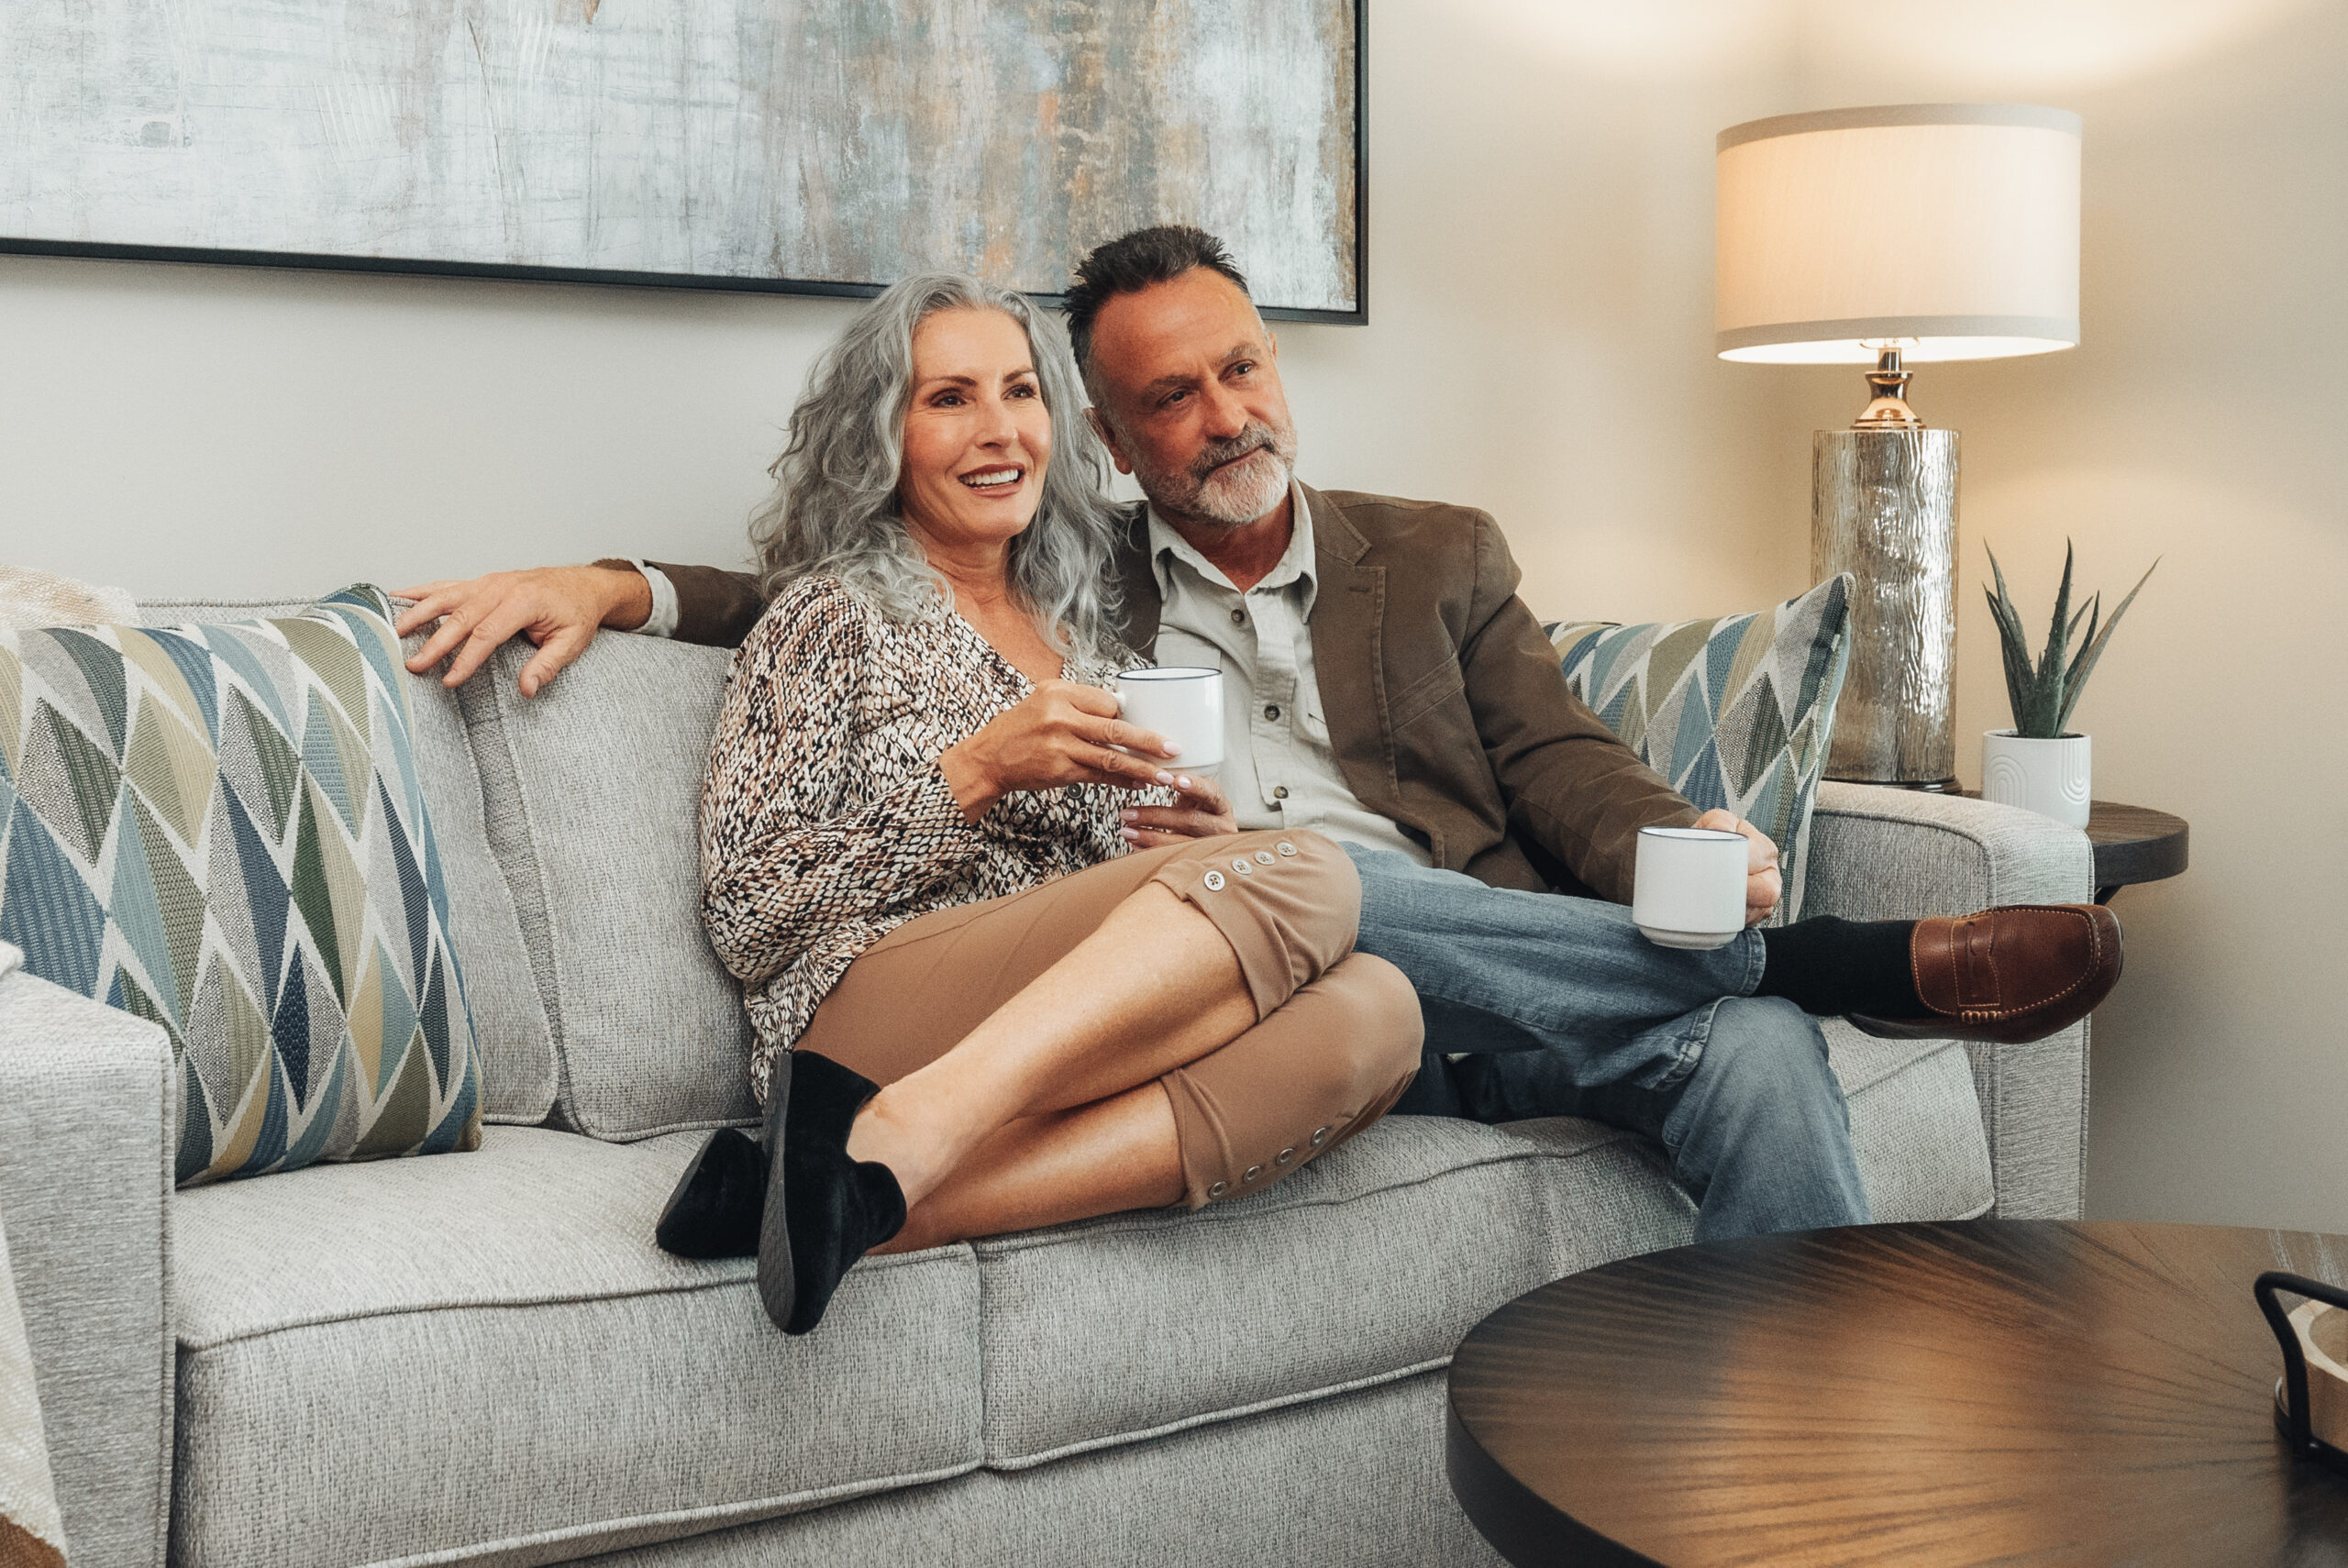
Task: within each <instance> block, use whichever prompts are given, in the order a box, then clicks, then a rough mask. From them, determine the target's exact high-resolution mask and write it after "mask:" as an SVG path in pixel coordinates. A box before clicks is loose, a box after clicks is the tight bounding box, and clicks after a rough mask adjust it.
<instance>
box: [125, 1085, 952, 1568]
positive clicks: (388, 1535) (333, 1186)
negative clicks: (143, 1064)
mask: <svg viewBox="0 0 2348 1568" xmlns="http://www.w3.org/2000/svg"><path fill="white" fill-rule="evenodd" d="M699 1143H700V1137H699V1136H698V1135H694V1134H684V1135H679V1136H674V1137H668V1138H659V1139H654V1140H650V1141H648V1142H644V1143H631V1144H613V1143H600V1142H597V1141H595V1140H593V1139H589V1138H584V1137H580V1136H578V1135H576V1134H571V1133H565V1132H555V1131H553V1130H550V1129H539V1128H505V1127H493V1128H491V1129H489V1130H488V1131H487V1135H486V1138H485V1141H484V1143H483V1144H482V1148H481V1150H480V1151H479V1152H478V1153H476V1154H471V1155H468V1156H466V1157H464V1158H462V1159H447V1160H410V1161H397V1162H387V1163H380V1164H373V1165H320V1166H314V1167H311V1168H310V1169H307V1170H303V1171H296V1172H294V1173H292V1174H290V1175H287V1176H280V1177H276V1178H273V1179H271V1180H270V1181H265V1182H243V1183H237V1182H231V1183H226V1184H222V1185H220V1186H218V1187H205V1188H200V1189H192V1190H189V1191H186V1192H183V1193H181V1194H179V1195H178V1197H177V1199H176V1202H175V1204H174V1207H173V1212H172V1226H173V1236H172V1299H173V1303H174V1307H175V1310H176V1315H177V1331H178V1337H179V1389H178V1434H177V1436H178V1458H177V1463H176V1466H175V1469H174V1474H173V1477H172V1485H173V1494H174V1500H173V1507H172V1545H171V1555H172V1562H173V1563H174V1564H176V1565H178V1568H281V1565H282V1568H345V1565H349V1564H357V1563H382V1562H394V1561H400V1562H406V1561H415V1560H422V1559H426V1558H428V1559H429V1560H430V1561H432V1562H495V1563H506V1564H519V1563H537V1562H560V1561H565V1560H568V1559H570V1558H572V1557H581V1556H586V1555H589V1554H590V1553H593V1552H596V1551H608V1550H612V1549H614V1548H616V1547H619V1546H624V1545H628V1544H634V1543H639V1542H645V1541H650V1540H663V1539H667V1538H670V1537H674V1536H681V1535H692V1534H695V1533H698V1532H699V1531H701V1530H704V1529H714V1528H718V1527H720V1526H723V1525H729V1524H736V1523H740V1522H743V1521H746V1520H749V1519H756V1518H768V1517H770V1516H773V1515H777V1514H781V1513H787V1512H790V1511H792V1510H793V1509H795V1508H799V1507H811V1506H814V1505H816V1504H819V1503H822V1502H827V1501H831V1500H835V1499H838V1498H842V1497H850V1496H860V1495H862V1494H864V1493H867V1492H873V1491H882V1490H887V1489H889V1488H892V1487H895V1486H900V1485H908V1484H911V1483H914V1482H919V1481H924V1480H930V1479H935V1478H937V1477H941V1476H945V1475H950V1474H958V1473H961V1472H963V1471H967V1470H969V1469H972V1468H974V1467H975V1466H976V1465H977V1464H978V1463H980V1456H981V1451H980V1384H979V1356H978V1314H979V1275H978V1269H977V1265H976V1262H975V1260H974V1258H973V1257H972V1256H971V1254H970V1253H969V1249H967V1248H961V1247H952V1248H941V1249H938V1250H936V1251H934V1252H929V1253H917V1254H914V1255H912V1256H908V1257H900V1258H884V1259H874V1260H871V1261H870V1262H869V1263H868V1264H866V1265H865V1266H863V1267H860V1268H858V1270H857V1271H856V1272H855V1273H854V1274H853V1275H850V1277H849V1278H848V1279H847V1282H846V1284H845V1285H844V1286H843V1287H842V1289H841V1291H840V1293H839V1295H838V1296H837V1297H836V1298H835V1300H834V1302H833V1304H832V1309H831V1311H830V1314H829V1315H828V1316H827V1317H826V1318H825V1321H824V1325H823V1328H822V1330H821V1331H820V1332H818V1333H815V1334H813V1335H810V1336H808V1337H806V1338H803V1339H786V1338H784V1337H783V1336H782V1335H781V1333H779V1332H777V1331H775V1330H774V1329H773V1328H772V1327H771V1326H770V1324H769V1323H768V1321H767V1320H766V1317H765V1314H764V1313H763V1312H762V1311H761V1310H760V1309H759V1301H758V1296H757V1292H756V1289H755V1286H754V1285H753V1283H752V1277H751V1276H752V1265H751V1264H750V1263H749V1262H748V1260H732V1261H728V1262H724V1263H689V1262H685V1261H683V1260H681V1259H676V1258H671V1257H670V1256H668V1255H667V1254H666V1253H661V1252H660V1251H659V1250H658V1249H657V1248H655V1247H654V1246H653V1244H652V1240H651V1236H652V1220H653V1217H654V1215H655V1214H656V1213H657V1212H658V1211H659V1206H660V1204H661V1202H662V1201H663V1200H664V1199H665V1198H667V1196H668V1193H669V1190H670V1187H671V1186H672V1185H673V1184H674V1182H675V1180H676V1177H677V1176H678V1173H679V1172H680V1171H681V1169H682V1168H683V1165H684V1163H685V1161H686V1160H687V1159H688V1158H689V1157H690V1156H691V1154H692V1151H693V1150H694V1149H695V1148H696V1147H698V1145H699Z"/></svg>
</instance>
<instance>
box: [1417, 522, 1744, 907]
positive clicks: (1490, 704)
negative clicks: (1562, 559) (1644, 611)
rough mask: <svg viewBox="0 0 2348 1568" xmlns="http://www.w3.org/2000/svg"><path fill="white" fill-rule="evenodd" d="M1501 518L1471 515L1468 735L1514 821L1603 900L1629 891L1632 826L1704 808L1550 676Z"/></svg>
mask: <svg viewBox="0 0 2348 1568" xmlns="http://www.w3.org/2000/svg"><path fill="white" fill-rule="evenodd" d="M1522 579H1523V573H1522V572H1521V571H1519V570H1518V569H1517V565H1516V560H1515V558H1514V557H1512V555H1510V553H1509V548H1508V541H1507V540H1506V539H1504V538H1503V537H1501V531H1500V526H1499V525H1497V524H1495V523H1494V522H1493V521H1492V520H1491V518H1490V517H1489V516H1487V515H1486V514H1484V513H1477V514H1476V584H1475V590H1474V592H1473V593H1472V594H1471V595H1470V598H1469V602H1468V619H1467V637H1466V639H1465V641H1464V643H1463V645H1462V647H1461V651H1460V666H1461V670H1462V673H1463V675H1464V677H1465V679H1466V684H1467V701H1468V704H1469V707H1470V708H1471V709H1472V711H1473V712H1474V714H1475V720H1476V733H1477V734H1478V736H1479V738H1480V739H1481V741H1482V743H1483V746H1484V754H1485V756H1486V758H1487V760H1488V761H1490V764H1491V768H1492V775H1493V777H1494V778H1498V779H1499V780H1500V786H1501V799H1502V800H1504V801H1507V803H1508V814H1509V826H1510V829H1511V830H1512V832H1514V833H1516V834H1519V835H1521V836H1522V837H1524V838H1527V839H1529V840H1531V841H1532V842H1533V843H1534V844H1535V845H1539V846H1540V847H1541V848H1542V849H1543V850H1545V852H1547V853H1548V854H1549V855H1550V856H1554V857H1555V858H1556V860H1557V861H1558V862H1559V863H1560V864H1561V865H1563V866H1564V867H1565V868H1566V869H1567V871H1570V872H1571V873H1572V874H1573V875H1574V876H1575V877H1576V878H1578V879H1579V880H1580V881H1581V883H1582V884H1583V885H1584V886H1585V887H1588V888H1589V889H1591V890H1592V891H1593V892H1595V893H1597V894H1598V895H1599V896H1600V898H1605V899H1611V900H1614V901H1615V902H1616V903H1628V902H1630V900H1631V874H1632V871H1633V869H1634V866H1635V863H1636V857H1637V854H1638V834H1639V829H1641V828H1643V827H1651V826H1666V827H1685V826H1687V825H1688V824H1689V823H1693V822H1694V821H1695V820H1696V818H1697V817H1698V816H1699V815H1700V814H1701V813H1700V812H1698V811H1697V810H1696V808H1695V807H1693V806H1691V805H1689V803H1688V802H1687V801H1685V800H1683V799H1681V797H1680V796H1679V794H1678V791H1677V790H1673V789H1672V788H1671V786H1670V785H1669V784H1667V783H1666V782H1665V781H1664V779H1663V777H1662V775H1660V774H1658V773H1656V771H1655V770H1654V769H1653V768H1651V767H1648V766H1647V765H1646V764H1645V763H1644V762H1641V761H1640V760H1639V758H1638V756H1637V754H1636V753H1634V752H1633V751H1632V750H1631V748H1630V747H1628V746H1626V745H1623V743H1622V742H1621V741H1620V740H1617V739H1616V738H1615V736H1614V732H1613V731H1611V730H1610V729H1608V728H1607V727H1606V724H1605V722H1604V721H1603V720H1601V719H1600V718H1599V716H1598V715H1597V714H1596V713H1594V712H1590V709H1589V704H1588V703H1586V702H1584V701H1582V700H1581V699H1580V698H1579V697H1577V696H1576V695H1574V692H1573V689H1572V688H1570V687H1568V686H1567V684H1566V683H1565V681H1564V680H1562V679H1559V677H1558V674H1557V656H1556V652H1555V650H1553V649H1552V648H1551V647H1550V646H1549V639H1548V638H1547V637H1546V636H1545V635H1543V634H1542V631H1541V623H1540V622H1539V621H1538V620H1536V619H1534V614H1533V612H1532V611H1531V610H1529V609H1527V608H1526V607H1525V604H1524V602H1523V600H1522V599H1520V598H1518V597H1517V594H1516V589H1517V584H1518V582H1519V581H1521V580H1522Z"/></svg>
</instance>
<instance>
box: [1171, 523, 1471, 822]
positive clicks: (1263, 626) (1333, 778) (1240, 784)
mask: <svg viewBox="0 0 2348 1568" xmlns="http://www.w3.org/2000/svg"><path fill="white" fill-rule="evenodd" d="M1289 497H1290V508H1291V509H1292V510H1293V512H1294V513H1295V515H1296V527H1295V532H1294V534H1293V535H1292V536H1291V537H1290V539H1289V544H1288V549H1287V551H1286V553H1284V554H1283V555H1282V556H1281V557H1280V558H1279V563H1278V564H1277V565H1275V566H1274V567H1273V568H1272V569H1271V570H1270V571H1269V572H1268V573H1267V574H1265V577H1264V579H1263V580H1262V581H1260V582H1258V583H1257V584H1256V585H1255V586H1254V587H1253V588H1250V589H1248V590H1247V591H1246V592H1245V593H1242V592H1241V591H1239V590H1238V589H1237V588H1235V587H1234V586H1232V581H1231V580H1230V579H1229V578H1227V577H1225V576H1224V574H1223V571H1222V569H1220V568H1218V567H1217V566H1215V565H1214V563H1213V562H1212V561H1210V560H1208V559H1207V558H1205V557H1204V556H1202V555H1201V554H1199V552H1198V551H1196V550H1194V549H1192V548H1191V546H1190V544H1189V543H1188V542H1187V541H1185V540H1184V539H1183V537H1182V536H1180V534H1177V533H1176V532H1174V530H1173V529H1172V528H1170V527H1168V525H1167V524H1166V522H1165V520H1164V519H1163V518H1161V517H1159V516H1158V515H1157V508H1156V507H1151V508H1150V510H1149V565H1150V570H1151V571H1152V572H1153V573H1154V574H1155V575H1156V576H1157V591H1158V595H1159V597H1160V598H1161V599H1163V600H1164V601H1165V608H1164V609H1163V611H1161V612H1160V613H1159V616H1158V622H1157V662H1158V663H1159V664H1161V665H1197V666H1200V667H1202V668H1208V669H1220V670H1222V671H1223V729H1224V736H1223V766H1222V767H1219V768H1214V769H1211V770H1210V771H1213V773H1214V774H1215V775H1216V777H1217V778H1218V779H1219V780H1220V781H1221V783H1222V784H1223V787H1224V790H1225V791H1227V792H1228V793H1229V794H1230V796H1231V803H1232V807H1233V809H1234V811H1235V812H1236V813H1237V815H1238V818H1239V826H1240V830H1241V831H1242V832H1246V833H1252V832H1257V831H1258V830H1264V829H1285V828H1312V829H1314V830H1316V831H1318V832H1320V833H1323V834H1327V835H1328V836H1329V837H1331V838H1335V839H1346V840H1351V841H1352V842H1353V843H1356V844H1360V845H1368V847H1370V848H1372V849H1392V850H1399V851H1401V853H1402V854H1404V855H1407V856H1410V857H1411V858H1412V859H1413V860H1415V861H1417V862H1418V863H1419V864H1420V865H1422V866H1424V865H1428V864H1430V863H1431V862H1430V861H1429V859H1428V856H1427V853H1426V851H1425V850H1423V849H1422V848H1421V847H1419V845H1416V844H1413V843H1412V842H1411V840H1410V838H1409V837H1407V836H1406V835H1405V834H1403V832H1402V830H1401V828H1399V827H1397V826H1395V825H1394V823H1393V821H1392V819H1390V818H1388V817H1383V816H1380V815H1379V814H1378V813H1377V812H1373V811H1371V810H1370V809H1369V808H1368V807H1367V806H1365V805H1363V804H1362V803H1361V801H1359V800H1358V799H1357V798H1356V797H1355V795H1354V792H1353V791H1352V790H1349V789H1347V788H1346V779H1345V775H1344V774H1343V773H1342V772H1341V771H1340V770H1339V769H1338V767H1337V756H1336V753H1335V751H1333V750H1332V749H1331V748H1330V745H1329V725H1328V723H1327V721H1326V719H1325V717H1324V712H1323V709H1322V706H1321V686H1320V682H1319V681H1318V679H1315V677H1314V675H1313V669H1312V633H1311V632H1310V631H1309V630H1308V623H1309V622H1310V620H1311V617H1312V601H1313V596H1314V595H1315V593H1317V592H1318V591H1319V581H1318V579H1317V578H1316V577H1315V576H1314V573H1313V569H1312V559H1313V558H1312V510H1311V509H1310V508H1309V507H1307V506H1306V505H1305V503H1304V487H1303V486H1302V485H1301V484H1298V483H1296V482H1295V481H1294V480H1290V485H1289ZM1176 766H1178V767H1179V766H1180V763H1179V762H1178V763H1177V764H1176Z"/></svg>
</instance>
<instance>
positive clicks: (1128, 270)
mask: <svg viewBox="0 0 2348 1568" xmlns="http://www.w3.org/2000/svg"><path fill="white" fill-rule="evenodd" d="M1199 267H1204V268H1205V269H1206V270H1207V271H1210V272H1213V273H1216V274H1217V275H1219V276H1222V277H1225V278H1228V279H1230V280H1231V281H1232V282H1234V283H1235V284H1237V285H1238V286H1239V292H1240V293H1243V294H1244V293H1247V280H1246V278H1245V277H1244V276H1242V275H1241V273H1240V271H1239V268H1238V265H1237V264H1236V263H1235V262H1234V261H1233V260H1232V259H1231V252H1230V251H1228V250H1225V249H1224V248H1223V241H1222V240H1220V239H1217V238H1216V237H1214V236H1213V235H1212V234H1209V233H1208V232H1207V231H1206V230H1204V229H1202V228H1192V227H1191V226H1189V225H1188V224H1178V223H1168V224H1159V225H1158V226H1156V227H1154V228H1137V229H1135V230H1134V231H1133V232H1132V233H1131V234H1127V235H1121V236H1119V237H1117V238H1115V239H1113V240H1111V241H1109V242H1108V243H1107V244H1106V245H1100V246H1095V247H1094V248H1093V249H1092V253H1091V255H1089V256H1087V257H1086V258H1085V259H1083V260H1081V261H1079V262H1078V263H1077V264H1076V286H1075V287H1074V288H1072V289H1070V290H1069V292H1068V304H1067V307H1066V308H1067V310H1068V336H1069V345H1070V347H1072V348H1075V350H1076V368H1077V369H1078V370H1081V371H1082V372H1084V382H1085V385H1086V387H1087V388H1088V389H1091V387H1092V323H1093V319H1094V318H1095V317H1097V316H1098V315H1100V314H1101V307H1102V306H1103V305H1105V304H1108V303H1109V302H1110V301H1111V300H1113V299H1115V298H1116V297H1117V296H1118V295H1119V294H1137V293H1141V292H1142V290H1144V289H1146V288H1148V287H1149V286H1150V285H1151V284H1153V283H1170V282H1173V281H1174V280H1175V279H1177V278H1179V277H1180V276H1181V275H1182V274H1183V273H1185V272H1188V271H1191V270H1193V269H1194V268H1199ZM1250 297H1251V298H1252V297H1253V296H1252V295H1251V296H1250ZM1093 397H1094V401H1095V402H1098V401H1099V398H1100V393H1099V392H1098V391H1097V390H1095V391H1094V392H1093Z"/></svg>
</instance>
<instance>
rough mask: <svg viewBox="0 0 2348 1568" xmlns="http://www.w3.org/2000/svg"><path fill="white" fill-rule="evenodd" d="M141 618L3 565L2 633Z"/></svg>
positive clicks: (94, 590)
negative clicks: (31, 628)
mask: <svg viewBox="0 0 2348 1568" xmlns="http://www.w3.org/2000/svg"><path fill="white" fill-rule="evenodd" d="M137 619H138V605H137V604H136V603H135V602H132V600H131V597H130V595H129V594H127V593H125V592H124V591H122V590H121V589H119V588H99V587H96V586H94V585H93V584H91V583H86V582H81V581H77V580H74V579H72V578H70V577H60V576H58V575H57V573H55V572H53V571H36V570H34V569H32V568H31V567H20V566H5V565H0V632H9V631H17V630H20V629H22V628H24V627H27V626H91V625H96V624H101V623H104V622H113V623H115V624H119V625H127V624H130V623H131V622H133V621H135V620H137ZM0 1561H5V1560H0Z"/></svg>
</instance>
